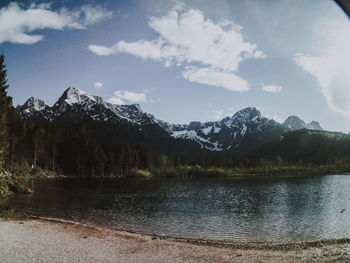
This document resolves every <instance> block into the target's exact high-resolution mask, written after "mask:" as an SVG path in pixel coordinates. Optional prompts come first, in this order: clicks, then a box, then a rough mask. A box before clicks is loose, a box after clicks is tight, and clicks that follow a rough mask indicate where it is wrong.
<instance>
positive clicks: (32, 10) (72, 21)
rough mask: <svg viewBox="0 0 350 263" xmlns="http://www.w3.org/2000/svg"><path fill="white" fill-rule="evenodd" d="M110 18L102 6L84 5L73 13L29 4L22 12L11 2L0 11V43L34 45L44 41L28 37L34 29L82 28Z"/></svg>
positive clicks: (110, 13) (39, 37)
mask: <svg viewBox="0 0 350 263" xmlns="http://www.w3.org/2000/svg"><path fill="white" fill-rule="evenodd" d="M111 16H112V12H110V11H107V10H105V9H104V8H102V7H101V6H95V7H93V6H90V5H85V6H82V7H80V9H77V10H74V11H70V10H68V9H66V8H63V9H60V10H55V11H54V10H51V5H50V4H40V5H35V4H32V5H30V7H29V8H27V9H23V8H22V7H21V6H20V5H19V4H17V3H16V2H13V3H10V4H9V5H8V6H6V7H3V8H1V9H0V43H3V42H12V43H19V44H33V43H36V42H38V41H40V40H42V39H43V36H42V35H36V34H30V33H32V32H34V31H36V30H42V29H54V30H64V29H84V28H85V27H86V26H89V25H93V24H96V23H99V22H101V21H103V20H105V19H109V18H110V17H111Z"/></svg>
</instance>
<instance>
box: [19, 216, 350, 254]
mask: <svg viewBox="0 0 350 263" xmlns="http://www.w3.org/2000/svg"><path fill="white" fill-rule="evenodd" d="M27 220H28V219H27ZM29 220H42V221H46V222H52V223H57V224H71V225H77V226H81V227H87V228H92V229H101V230H107V231H117V232H119V233H125V234H129V235H140V236H144V237H149V238H152V239H153V240H155V239H156V240H168V241H173V242H181V243H188V244H195V245H203V246H213V247H228V248H235V249H259V250H284V251H285V250H293V249H307V248H314V247H321V246H326V245H335V244H341V245H342V244H349V245H350V238H336V239H320V240H306V241H282V242H279V241H278V242H273V241H271V242H269V241H261V242H245V241H243V242H239V241H220V240H211V239H196V238H182V237H174V236H167V235H154V234H147V233H142V232H137V231H130V230H125V229H118V228H110V227H107V226H98V225H94V224H87V223H81V222H78V221H73V220H66V219H62V218H54V217H41V216H35V215H30V216H29ZM15 221H16V220H15Z"/></svg>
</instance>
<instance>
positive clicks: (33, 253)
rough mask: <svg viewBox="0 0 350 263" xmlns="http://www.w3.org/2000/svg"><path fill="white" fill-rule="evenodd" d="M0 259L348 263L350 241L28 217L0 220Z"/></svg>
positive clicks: (26, 260)
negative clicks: (150, 231)
mask: <svg viewBox="0 0 350 263" xmlns="http://www.w3.org/2000/svg"><path fill="white" fill-rule="evenodd" d="M0 255H1V258H4V259H5V260H4V261H2V262H62V261H63V262H325V261H336V262H350V239H335V240H321V241H304V242H275V243H274V242H245V243H240V242H219V241H204V240H191V239H181V238H173V237H163V236H161V237H159V236H152V235H144V234H138V233H132V232H128V231H120V230H115V229H110V228H107V227H100V226H94V225H86V224H83V223H80V222H75V221H67V220H61V219H57V218H33V217H32V218H31V219H25V220H3V219H0ZM6 259H7V260H6Z"/></svg>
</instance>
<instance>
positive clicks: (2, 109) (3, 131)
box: [0, 55, 9, 167]
mask: <svg viewBox="0 0 350 263" xmlns="http://www.w3.org/2000/svg"><path fill="white" fill-rule="evenodd" d="M4 59H5V58H4V56H3V55H0V167H1V166H2V165H3V163H4V161H5V158H6V154H7V148H8V140H7V134H8V131H7V113H8V106H9V105H8V103H9V99H8V97H7V94H6V89H7V88H8V85H7V77H6V69H5V67H6V66H5V64H4Z"/></svg>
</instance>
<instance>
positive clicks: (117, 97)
mask: <svg viewBox="0 0 350 263" xmlns="http://www.w3.org/2000/svg"><path fill="white" fill-rule="evenodd" d="M147 101H148V100H147V96H146V94H145V93H138V92H133V91H126V90H117V91H115V92H113V96H112V97H110V98H109V99H107V102H109V103H112V104H130V103H140V102H147Z"/></svg>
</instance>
